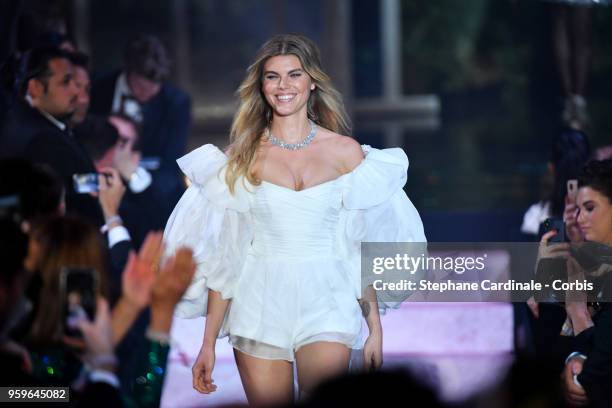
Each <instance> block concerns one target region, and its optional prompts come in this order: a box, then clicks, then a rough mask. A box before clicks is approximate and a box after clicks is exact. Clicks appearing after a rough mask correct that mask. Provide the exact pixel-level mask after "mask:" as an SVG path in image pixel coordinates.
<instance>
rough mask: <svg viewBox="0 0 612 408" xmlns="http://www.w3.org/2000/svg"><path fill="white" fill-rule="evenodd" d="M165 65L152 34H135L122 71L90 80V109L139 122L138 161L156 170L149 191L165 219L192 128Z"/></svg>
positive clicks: (179, 186)
mask: <svg viewBox="0 0 612 408" xmlns="http://www.w3.org/2000/svg"><path fill="white" fill-rule="evenodd" d="M169 73H170V61H169V59H168V56H167V53H166V50H165V48H164V47H163V45H162V43H161V42H160V40H159V39H157V38H156V37H154V36H145V35H140V36H138V37H136V38H135V39H134V40H132V41H130V43H129V44H128V46H127V48H126V50H125V55H124V66H123V68H122V70H120V71H115V72H113V73H111V74H110V75H107V76H105V77H102V78H100V79H99V80H97V81H94V83H93V87H92V94H91V98H92V102H91V111H92V112H93V113H98V114H105V115H108V114H111V113H112V114H122V115H125V116H128V117H130V118H132V119H133V120H134V121H135V122H137V123H139V124H140V126H141V129H142V132H141V134H140V146H141V150H142V155H143V158H145V159H147V161H148V162H150V163H153V164H154V166H152V168H153V167H157V169H156V170H154V172H153V184H152V186H151V188H152V189H153V190H154V191H155V192H156V194H157V195H158V196H159V197H161V200H160V205H163V208H160V211H162V214H161V216H162V218H167V217H168V216H169V214H170V212H171V210H172V208H174V206H175V204H176V202H177V201H178V199H179V198H180V196H181V194H182V193H183V191H184V183H183V179H182V176H181V173H180V170H179V168H178V166H177V164H176V159H177V158H178V157H181V156H182V155H183V154H184V153H185V148H186V144H187V137H188V134H189V130H190V127H191V102H190V99H189V96H188V95H187V94H185V93H183V92H182V91H180V90H178V89H177V88H175V87H173V86H172V85H170V84H169V83H168V81H167V78H168V76H169Z"/></svg>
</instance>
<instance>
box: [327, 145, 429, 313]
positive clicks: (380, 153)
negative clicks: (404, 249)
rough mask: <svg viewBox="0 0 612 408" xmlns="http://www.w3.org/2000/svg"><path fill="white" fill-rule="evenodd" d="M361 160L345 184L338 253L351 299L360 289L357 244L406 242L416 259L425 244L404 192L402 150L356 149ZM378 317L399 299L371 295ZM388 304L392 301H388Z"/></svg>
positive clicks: (405, 163)
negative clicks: (362, 153) (350, 291)
mask: <svg viewBox="0 0 612 408" xmlns="http://www.w3.org/2000/svg"><path fill="white" fill-rule="evenodd" d="M362 149H363V151H364V154H365V155H366V156H365V159H364V160H363V162H362V163H361V164H360V165H359V166H358V167H357V168H355V169H354V170H353V171H352V172H351V173H349V174H348V177H347V178H346V179H345V183H344V192H343V199H342V202H343V209H344V211H343V212H342V218H341V225H342V227H341V228H339V229H338V231H339V232H340V233H341V234H342V235H341V236H340V237H339V239H338V240H337V242H338V244H339V245H338V251H339V252H340V253H342V254H343V255H342V256H343V257H344V258H345V259H346V269H345V273H346V274H347V275H348V276H350V278H349V279H350V281H351V282H352V286H353V290H354V292H355V296H356V297H357V298H361V296H362V289H363V287H365V286H367V285H368V284H371V283H372V282H362V274H361V251H360V250H361V243H362V242H411V243H415V245H413V246H411V247H410V251H411V252H414V255H416V256H418V255H421V254H422V253H424V252H426V250H427V245H426V243H427V239H426V237H425V231H424V229H423V222H422V221H421V217H420V216H419V213H418V211H417V210H416V208H415V207H414V205H413V204H412V202H411V201H410V199H409V198H408V196H407V195H406V193H405V192H404V190H403V188H404V186H405V184H406V181H407V171H408V157H407V156H406V154H405V153H404V151H403V150H402V149H399V148H393V149H383V150H379V149H374V148H372V147H370V146H366V145H364V146H362ZM377 295H378V304H379V309H380V311H381V312H383V313H384V311H385V310H386V309H387V308H390V307H393V308H397V307H398V306H399V304H400V303H401V302H402V301H403V300H405V298H400V299H398V298H397V296H396V295H395V294H389V293H385V292H381V291H377ZM390 299H393V300H392V301H391V300H390Z"/></svg>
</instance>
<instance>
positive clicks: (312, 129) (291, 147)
mask: <svg viewBox="0 0 612 408" xmlns="http://www.w3.org/2000/svg"><path fill="white" fill-rule="evenodd" d="M308 122H310V133H309V134H308V136H306V137H305V138H304V139H303V140H302V141H300V142H298V143H285V142H283V141H282V140H280V139H279V138H277V137H276V136H274V135H273V134H272V132H270V130H268V138H269V140H270V143H272V144H273V145H274V146H278V147H281V148H283V149H287V150H299V149H303V148H304V147H306V146H308V145H309V144H310V142H312V139H314V137H315V134H316V133H317V125H315V124H314V122H313V121H312V120H310V119H308Z"/></svg>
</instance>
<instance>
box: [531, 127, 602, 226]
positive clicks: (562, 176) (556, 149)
mask: <svg viewBox="0 0 612 408" xmlns="http://www.w3.org/2000/svg"><path fill="white" fill-rule="evenodd" d="M590 154H591V145H590V143H589V139H588V137H587V136H586V134H585V133H583V132H581V131H578V130H574V129H570V128H567V129H564V130H562V131H561V132H560V133H559V134H558V135H556V136H555V137H554V138H553V142H552V149H551V156H550V161H549V162H548V173H549V175H550V178H551V179H552V188H551V190H550V192H549V193H548V198H546V199H544V200H542V201H540V202H538V203H536V204H533V205H532V206H531V207H529V209H528V210H527V212H526V213H525V216H524V217H523V224H522V226H521V232H523V233H524V234H528V235H534V236H539V235H540V227H541V224H542V223H543V222H544V221H545V220H546V219H547V218H551V217H552V218H554V217H556V218H560V217H561V216H562V214H563V209H564V206H565V196H566V194H567V181H568V180H571V179H576V178H577V177H578V174H579V173H580V170H581V169H582V166H583V165H584V164H585V163H586V162H587V160H588V159H589V156H590Z"/></svg>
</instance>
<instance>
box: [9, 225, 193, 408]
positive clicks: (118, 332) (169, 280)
mask: <svg viewBox="0 0 612 408" xmlns="http://www.w3.org/2000/svg"><path fill="white" fill-rule="evenodd" d="M6 223H9V227H11V226H12V230H11V228H5V227H6V225H5V224H6ZM0 226H2V227H3V228H2V229H1V232H0V242H1V243H2V244H3V245H2V248H0V250H1V251H2V260H3V262H4V264H5V265H6V266H7V268H6V269H4V270H3V275H2V276H0V293H2V294H3V296H2V298H0V329H2V330H1V331H0V332H1V333H2V334H3V336H2V338H1V340H2V341H1V342H0V345H1V346H2V347H0V358H1V359H2V362H3V368H7V367H9V366H8V365H4V363H7V364H9V363H10V364H12V365H10V367H12V370H13V371H12V372H11V378H6V381H4V382H3V385H7V384H11V385H27V384H36V385H46V386H70V387H71V390H72V391H71V401H74V400H75V399H76V400H78V405H79V406H101V405H102V404H105V405H106V404H108V403H112V404H113V405H118V406H123V403H124V401H125V403H126V404H127V406H143V407H145V406H146V407H149V406H158V405H159V402H160V398H161V389H162V385H163V380H164V376H165V366H166V361H167V356H168V352H169V347H170V329H171V324H172V316H173V311H174V307H175V305H176V303H177V302H178V301H179V300H180V298H181V297H182V295H183V293H184V291H185V290H186V288H187V286H188V285H189V283H190V282H191V279H192V277H193V274H194V272H195V263H194V261H193V255H192V252H191V250H189V249H185V248H181V249H178V250H177V252H176V254H175V255H174V256H171V257H170V258H169V259H167V260H166V261H165V262H163V263H161V261H160V260H161V256H162V253H163V251H164V247H163V244H162V235H161V233H153V234H150V235H149V236H148V237H147V239H146V240H145V243H144V244H143V247H142V249H141V251H140V252H139V254H138V255H136V254H131V255H130V259H129V262H128V264H127V266H126V269H125V271H124V273H123V274H122V276H123V290H122V295H121V298H120V300H119V301H118V302H117V304H116V305H115V307H114V308H113V310H112V312H111V311H110V310H109V307H108V303H107V302H106V300H105V299H104V294H105V286H106V284H105V282H106V280H107V274H106V269H105V265H104V256H103V251H102V248H103V243H102V240H101V237H100V235H99V233H98V232H97V231H96V229H95V228H94V227H93V226H92V225H91V224H89V223H88V222H87V221H85V220H83V219H80V218H78V217H70V216H68V217H62V216H54V217H52V218H50V219H48V220H47V221H46V222H43V223H39V224H37V225H36V227H35V228H34V230H33V231H32V233H31V238H30V240H31V241H34V242H35V245H34V246H35V247H37V248H38V250H37V251H36V254H35V261H34V262H33V266H34V267H35V270H36V271H37V272H36V275H35V276H38V277H39V278H40V281H39V284H38V290H37V292H34V297H35V301H34V305H35V306H34V307H33V309H32V310H31V311H30V312H29V314H30V316H31V317H33V318H32V319H30V323H31V324H29V332H28V334H27V336H26V337H25V338H24V339H23V340H24V341H25V344H26V346H27V347H28V350H27V351H28V353H26V352H25V351H24V350H25V349H24V347H23V346H22V345H20V344H19V343H18V342H16V341H14V340H8V339H9V338H8V333H9V329H11V328H13V327H14V324H12V323H11V324H9V322H14V321H22V322H23V321H24V320H25V321H28V318H27V317H25V318H24V316H23V315H24V313H23V312H24V311H23V310H22V309H20V308H19V307H18V306H20V305H21V304H22V302H19V301H18V300H19V299H20V298H21V297H22V296H23V292H24V288H25V287H26V285H32V282H29V283H28V277H29V275H28V274H26V273H25V272H24V271H25V269H24V267H23V264H24V260H25V258H26V253H27V250H28V244H27V237H26V236H25V235H24V234H23V233H22V232H21V229H20V228H19V226H18V224H16V223H14V222H13V221H12V220H10V221H7V220H5V219H0ZM11 231H12V232H11ZM7 234H8V235H7ZM31 246H32V245H30V247H31ZM66 268H70V269H74V268H86V269H85V272H87V273H89V274H92V276H97V277H98V279H99V285H90V287H89V290H90V292H95V295H96V296H97V297H98V300H97V302H96V308H95V309H96V311H95V316H89V317H88V316H87V315H86V314H81V315H77V316H76V319H75V318H74V316H73V319H67V315H66V305H65V303H66V302H68V301H69V299H70V296H69V295H68V294H67V290H66V286H65V285H66V283H65V282H66V280H65V279H66V278H65V277H64V281H63V282H64V284H62V275H64V276H65V275H66V272H62V271H66ZM158 270H159V273H157V271H158ZM94 271H95V272H94ZM95 281H96V280H95V279H94V280H91V282H95ZM79 289H85V292H82V293H89V292H87V287H81V286H79ZM79 293H81V292H79ZM82 293H81V296H77V297H76V299H78V300H76V302H77V303H79V302H85V299H86V297H85V296H84V295H83V294H82ZM29 294H30V295H32V292H29ZM149 305H150V306H151V323H150V325H149V328H148V330H147V332H146V335H145V336H143V345H142V347H140V348H135V349H132V355H134V357H135V358H134V359H133V361H130V362H129V364H130V365H132V367H133V368H134V371H133V372H134V376H132V377H130V378H128V379H123V378H122V379H121V381H122V383H120V380H119V378H118V377H117V375H116V373H117V372H118V370H119V369H120V367H121V365H122V363H124V362H123V361H121V356H119V357H120V358H119V360H118V359H117V357H116V354H115V346H116V345H117V344H118V343H119V342H120V341H121V338H122V337H123V336H124V335H125V333H126V332H127V331H128V330H129V328H130V326H131V325H132V323H133V322H134V320H135V319H136V317H137V316H138V314H139V313H141V312H142V311H143V310H144V308H145V307H147V306H149ZM90 318H91V319H92V320H93V321H89V319H90ZM68 328H70V329H72V330H77V331H78V332H80V333H81V336H76V337H75V334H74V333H75V332H74V331H67V329H68ZM11 333H12V331H11ZM13 336H14V333H13ZM135 351H136V352H135ZM120 388H121V389H122V390H123V392H124V394H123V397H121V398H120V397H119V395H118V394H116V393H117V392H118V390H119V389H120ZM126 390H127V391H126ZM105 394H108V396H105ZM102 396H104V397H103V398H102V399H100V398H101V397H102ZM122 400H123V401H122Z"/></svg>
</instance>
